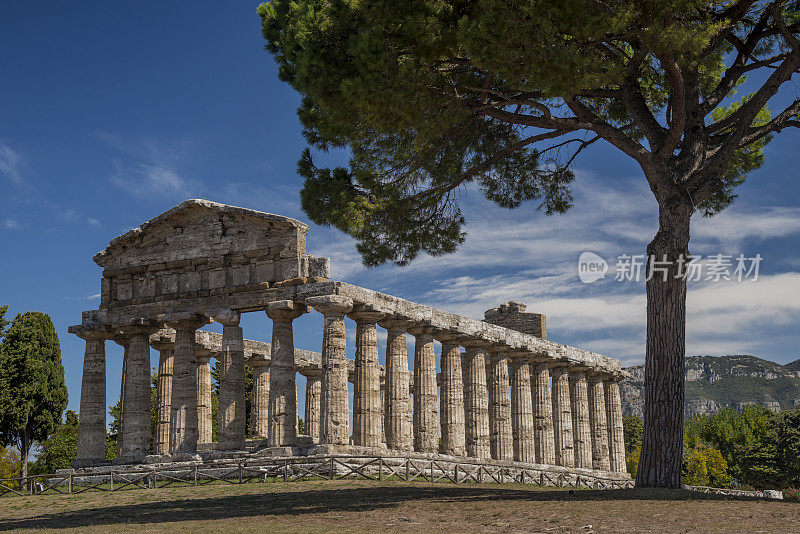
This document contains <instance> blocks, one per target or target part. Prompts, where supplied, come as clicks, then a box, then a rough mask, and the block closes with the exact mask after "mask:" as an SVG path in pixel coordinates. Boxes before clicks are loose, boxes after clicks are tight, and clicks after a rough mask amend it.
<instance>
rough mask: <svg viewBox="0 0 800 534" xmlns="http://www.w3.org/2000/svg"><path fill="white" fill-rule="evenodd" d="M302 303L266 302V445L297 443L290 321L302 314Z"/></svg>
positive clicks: (295, 387)
mask: <svg viewBox="0 0 800 534" xmlns="http://www.w3.org/2000/svg"><path fill="white" fill-rule="evenodd" d="M306 311H307V310H306V307H305V305H304V304H301V303H297V302H294V301H291V300H279V301H275V302H270V303H269V305H268V307H267V316H268V317H269V318H270V319H272V362H271V363H270V374H269V377H270V378H269V381H270V383H269V415H268V417H267V419H268V421H269V430H268V437H267V443H268V444H269V446H270V447H283V446H290V445H294V444H295V443H296V442H297V371H296V369H295V367H294V333H293V330H292V321H294V320H295V319H297V318H298V317H300V316H301V315H303V314H304V313H306Z"/></svg>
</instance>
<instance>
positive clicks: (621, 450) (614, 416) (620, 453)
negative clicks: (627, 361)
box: [604, 376, 627, 473]
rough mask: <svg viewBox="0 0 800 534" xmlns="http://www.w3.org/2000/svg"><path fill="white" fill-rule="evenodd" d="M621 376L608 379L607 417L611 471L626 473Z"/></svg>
mask: <svg viewBox="0 0 800 534" xmlns="http://www.w3.org/2000/svg"><path fill="white" fill-rule="evenodd" d="M621 379H622V377H621V376H613V377H611V378H609V379H608V380H606V381H605V382H604V383H605V388H606V389H605V397H606V418H607V420H608V452H609V460H610V461H609V463H610V465H611V471H614V472H615V473H626V472H627V466H626V465H625V436H624V431H623V426H622V403H621V401H620V396H619V381H620V380H621Z"/></svg>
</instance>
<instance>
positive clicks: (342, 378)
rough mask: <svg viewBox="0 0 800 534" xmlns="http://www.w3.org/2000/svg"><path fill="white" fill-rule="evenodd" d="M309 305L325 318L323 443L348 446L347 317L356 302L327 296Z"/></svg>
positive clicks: (322, 407)
mask: <svg viewBox="0 0 800 534" xmlns="http://www.w3.org/2000/svg"><path fill="white" fill-rule="evenodd" d="M306 304H308V305H309V306H312V307H313V308H314V309H315V310H317V311H318V312H320V313H322V314H323V315H324V316H325V326H324V331H323V336H322V337H323V341H322V403H321V409H320V419H321V420H320V443H325V444H331V445H347V444H348V443H349V441H350V429H349V410H348V405H349V403H348V399H347V398H348V390H347V344H346V340H345V332H344V316H345V314H346V313H348V312H349V311H350V310H352V309H353V300H352V299H350V298H348V297H343V296H341V295H324V296H320V297H311V298H308V299H306Z"/></svg>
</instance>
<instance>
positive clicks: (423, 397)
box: [409, 327, 439, 453]
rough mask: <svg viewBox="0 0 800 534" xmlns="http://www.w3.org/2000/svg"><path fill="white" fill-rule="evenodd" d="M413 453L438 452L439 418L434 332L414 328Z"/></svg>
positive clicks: (412, 330)
mask: <svg viewBox="0 0 800 534" xmlns="http://www.w3.org/2000/svg"><path fill="white" fill-rule="evenodd" d="M409 333H411V335H413V336H414V338H415V343H414V417H413V420H414V450H416V451H418V452H428V453H435V452H438V450H439V421H438V419H439V417H438V416H439V414H438V409H437V406H436V400H437V398H436V397H437V395H436V353H435V352H434V347H433V335H432V334H433V330H432V329H431V328H423V327H414V328H411V329H409Z"/></svg>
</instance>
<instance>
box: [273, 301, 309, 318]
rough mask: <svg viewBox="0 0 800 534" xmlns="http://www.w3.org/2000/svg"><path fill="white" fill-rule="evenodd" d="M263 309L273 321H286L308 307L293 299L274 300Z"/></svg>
mask: <svg viewBox="0 0 800 534" xmlns="http://www.w3.org/2000/svg"><path fill="white" fill-rule="evenodd" d="M264 311H265V312H266V313H267V317H269V318H270V319H272V320H273V321H277V322H281V323H288V322H291V321H294V320H295V319H297V318H298V317H300V316H301V315H303V314H304V313H307V312H308V307H307V306H306V305H305V304H303V303H301V302H295V301H293V300H275V301H272V302H270V303H269V304H267V309H266V310H264Z"/></svg>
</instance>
